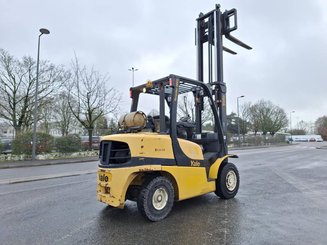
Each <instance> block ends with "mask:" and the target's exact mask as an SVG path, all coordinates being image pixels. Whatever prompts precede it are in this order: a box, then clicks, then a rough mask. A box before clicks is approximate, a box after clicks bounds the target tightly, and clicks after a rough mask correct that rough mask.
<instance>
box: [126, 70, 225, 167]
mask: <svg viewBox="0 0 327 245" xmlns="http://www.w3.org/2000/svg"><path fill="white" fill-rule="evenodd" d="M130 95H131V98H132V106H131V113H141V114H144V113H143V112H146V113H147V114H144V115H143V117H144V121H145V123H143V125H144V126H143V127H139V128H138V129H137V130H135V131H142V132H153V133H158V134H168V135H170V136H171V139H172V142H173V148H174V153H175V157H176V158H177V162H178V155H183V157H184V158H185V155H184V154H183V151H182V149H181V147H180V142H181V140H187V141H191V142H193V143H196V144H198V145H199V146H200V147H201V149H202V152H203V156H204V159H207V162H208V161H209V162H210V164H211V163H212V162H213V161H214V160H215V159H216V158H217V157H221V156H224V155H225V154H226V147H225V142H224V137H223V133H222V129H221V125H220V121H219V117H218V112H217V109H216V107H215V105H214V101H213V97H212V91H211V88H210V86H207V85H206V84H204V83H203V82H200V81H196V80H192V79H188V78H184V77H180V76H176V75H169V76H168V77H165V78H162V79H159V80H156V81H152V82H151V81H148V82H147V83H146V84H144V85H140V86H137V87H133V88H131V89H130ZM125 130H126V129H125ZM181 159H182V157H181V158H180V160H181ZM210 159H212V160H210ZM181 165H183V164H181Z"/></svg>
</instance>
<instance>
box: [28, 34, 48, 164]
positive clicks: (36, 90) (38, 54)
mask: <svg viewBox="0 0 327 245" xmlns="http://www.w3.org/2000/svg"><path fill="white" fill-rule="evenodd" d="M43 34H50V31H49V30H48V29H45V28H41V29H40V35H39V38H38V43H37V60H36V82H35V95H34V110H33V119H34V120H33V142H32V159H33V160H35V156H36V123H37V96H38V92H39V91H38V90H39V63H40V39H41V36H42V35H43Z"/></svg>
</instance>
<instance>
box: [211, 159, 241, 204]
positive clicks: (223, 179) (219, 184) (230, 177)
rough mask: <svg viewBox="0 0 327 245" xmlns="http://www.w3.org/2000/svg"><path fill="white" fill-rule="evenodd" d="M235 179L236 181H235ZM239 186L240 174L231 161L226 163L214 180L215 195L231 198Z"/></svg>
mask: <svg viewBox="0 0 327 245" xmlns="http://www.w3.org/2000/svg"><path fill="white" fill-rule="evenodd" d="M235 181H236V183H235ZM239 186H240V175H239V173H238V170H237V168H236V166H235V165H234V164H233V163H226V164H225V165H224V166H223V168H222V169H221V171H219V174H218V178H217V180H216V191H215V193H216V195H217V196H219V197H220V198H222V199H230V198H233V197H234V196H235V195H236V194H237V192H238V188H239Z"/></svg>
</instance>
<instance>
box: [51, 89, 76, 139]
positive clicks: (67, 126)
mask: <svg viewBox="0 0 327 245" xmlns="http://www.w3.org/2000/svg"><path fill="white" fill-rule="evenodd" d="M70 103H71V104H72V107H75V106H74V101H73V100H71V101H70ZM53 119H54V121H55V124H56V127H57V128H58V129H59V130H60V133H61V135H62V136H67V135H68V134H69V132H70V131H71V129H72V128H73V127H75V126H77V124H78V121H77V119H76V118H75V116H74V114H73V112H72V110H71V109H70V106H69V93H68V92H67V91H62V92H61V93H60V94H58V95H57V96H56V97H55V99H54V104H53Z"/></svg>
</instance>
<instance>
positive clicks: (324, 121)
mask: <svg viewBox="0 0 327 245" xmlns="http://www.w3.org/2000/svg"><path fill="white" fill-rule="evenodd" d="M315 126H316V129H317V133H318V134H320V135H321V137H322V138H323V140H325V141H326V140H327V116H322V117H319V118H318V119H317V120H316V122H315Z"/></svg>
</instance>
